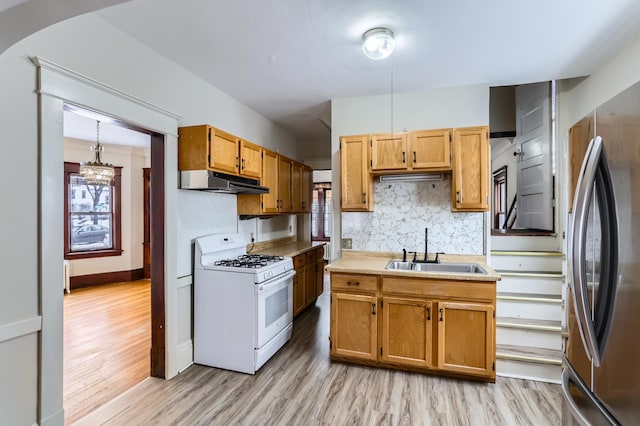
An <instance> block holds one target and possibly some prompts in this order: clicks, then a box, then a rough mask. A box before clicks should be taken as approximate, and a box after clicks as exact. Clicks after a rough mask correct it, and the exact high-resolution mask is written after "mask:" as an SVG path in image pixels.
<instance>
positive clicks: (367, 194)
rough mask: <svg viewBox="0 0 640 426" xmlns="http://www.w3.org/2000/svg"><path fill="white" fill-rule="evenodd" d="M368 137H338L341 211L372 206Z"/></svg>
mask: <svg viewBox="0 0 640 426" xmlns="http://www.w3.org/2000/svg"><path fill="white" fill-rule="evenodd" d="M368 142H369V138H368V136H366V135H361V136H346V137H343V138H341V139H340V187H341V189H342V191H341V192H342V194H341V206H342V211H370V210H371V209H372V208H373V194H372V190H373V180H372V178H371V174H370V173H369V169H368V166H369V164H368V162H369V160H368V155H367V152H368V150H367V148H368Z"/></svg>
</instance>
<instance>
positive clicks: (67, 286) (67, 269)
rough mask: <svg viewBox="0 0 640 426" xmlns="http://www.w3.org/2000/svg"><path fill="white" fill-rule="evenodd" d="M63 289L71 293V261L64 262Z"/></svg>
mask: <svg viewBox="0 0 640 426" xmlns="http://www.w3.org/2000/svg"><path fill="white" fill-rule="evenodd" d="M62 288H63V289H64V290H65V291H66V292H67V293H71V265H69V261H68V260H65V261H64V266H63V267H62Z"/></svg>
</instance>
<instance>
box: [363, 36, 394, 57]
mask: <svg viewBox="0 0 640 426" xmlns="http://www.w3.org/2000/svg"><path fill="white" fill-rule="evenodd" d="M395 47H396V42H395V40H394V39H393V31H391V30H390V29H389V28H372V29H370V30H369V31H367V32H365V33H364V34H362V51H363V52H364V54H365V55H366V56H367V58H371V59H374V60H376V61H377V60H380V59H384V58H387V57H389V55H391V53H393V49H394V48H395Z"/></svg>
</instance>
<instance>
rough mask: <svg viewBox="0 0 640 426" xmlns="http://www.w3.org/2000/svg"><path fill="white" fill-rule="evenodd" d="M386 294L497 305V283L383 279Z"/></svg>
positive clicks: (383, 288)
mask: <svg viewBox="0 0 640 426" xmlns="http://www.w3.org/2000/svg"><path fill="white" fill-rule="evenodd" d="M382 292H383V293H384V294H398V295H407V296H414V297H430V298H438V299H443V298H444V299H464V300H477V301H481V302H489V303H495V298H496V283H495V282H488V281H487V282H475V281H449V280H435V279H415V278H397V277H384V278H382Z"/></svg>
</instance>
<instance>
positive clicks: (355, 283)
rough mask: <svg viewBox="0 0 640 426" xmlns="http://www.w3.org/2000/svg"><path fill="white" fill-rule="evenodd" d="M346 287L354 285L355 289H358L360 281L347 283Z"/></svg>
mask: <svg viewBox="0 0 640 426" xmlns="http://www.w3.org/2000/svg"><path fill="white" fill-rule="evenodd" d="M347 285H348V286H352V285H354V286H356V287H359V286H360V281H347Z"/></svg>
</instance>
